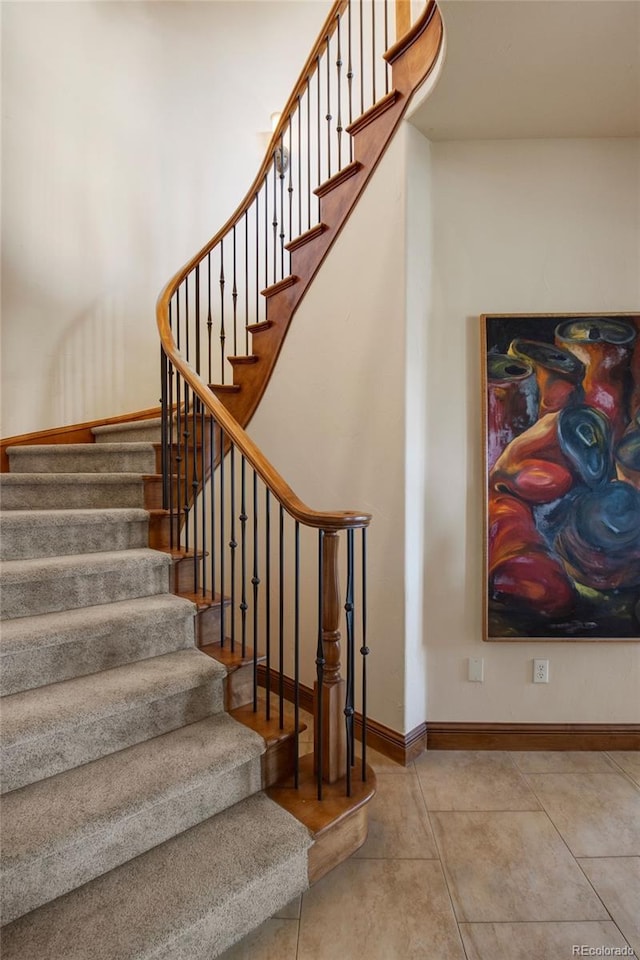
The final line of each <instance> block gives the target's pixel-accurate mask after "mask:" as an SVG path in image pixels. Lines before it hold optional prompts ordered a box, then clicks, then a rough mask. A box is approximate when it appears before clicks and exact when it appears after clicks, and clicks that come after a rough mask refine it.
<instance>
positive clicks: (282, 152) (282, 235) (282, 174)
mask: <svg viewBox="0 0 640 960" xmlns="http://www.w3.org/2000/svg"><path fill="white" fill-rule="evenodd" d="M289 156H291V154H289ZM279 177H280V278H281V279H282V277H284V238H285V232H284V178H285V150H284V134H282V133H281V134H280V174H279ZM274 259H275V257H274Z"/></svg>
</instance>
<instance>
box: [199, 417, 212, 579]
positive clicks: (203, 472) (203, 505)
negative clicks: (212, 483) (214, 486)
mask: <svg viewBox="0 0 640 960" xmlns="http://www.w3.org/2000/svg"><path fill="white" fill-rule="evenodd" d="M205 431H206V408H205V405H204V403H201V404H200V476H201V477H202V491H201V496H200V527H201V530H202V582H201V586H200V592H201V594H202V596H203V597H204V596H205V594H206V592H207V574H208V572H209V570H208V566H207V562H208V551H207V498H206V497H205V491H204V485H205V483H206V480H207V459H206V458H207V443H206V432H205ZM210 453H211V451H209V454H210ZM209 462H211V461H209ZM196 589H197V588H196ZM212 593H213V591H212Z"/></svg>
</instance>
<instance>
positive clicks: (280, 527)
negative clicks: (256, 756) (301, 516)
mask: <svg viewBox="0 0 640 960" xmlns="http://www.w3.org/2000/svg"><path fill="white" fill-rule="evenodd" d="M278 588H279V592H278V657H279V660H280V673H279V677H278V703H279V723H280V729H281V730H282V728H283V727H284V507H283V506H282V504H280V516H279V524H278Z"/></svg>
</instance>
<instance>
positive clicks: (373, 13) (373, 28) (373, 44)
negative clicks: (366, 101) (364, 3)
mask: <svg viewBox="0 0 640 960" xmlns="http://www.w3.org/2000/svg"><path fill="white" fill-rule="evenodd" d="M376 67H377V57H376V0H371V78H372V81H373V101H372V102H373V103H375V102H376Z"/></svg>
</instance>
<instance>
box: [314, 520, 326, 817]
mask: <svg viewBox="0 0 640 960" xmlns="http://www.w3.org/2000/svg"><path fill="white" fill-rule="evenodd" d="M323 560H324V530H319V531H318V644H317V647H316V680H317V687H316V715H315V722H316V736H315V740H316V746H317V754H316V758H315V762H316V765H317V766H316V779H317V784H318V800H322V776H323V773H324V736H323V734H324V730H323V721H324V717H323V684H324V644H323V620H324V616H323V614H324V562H323Z"/></svg>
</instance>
